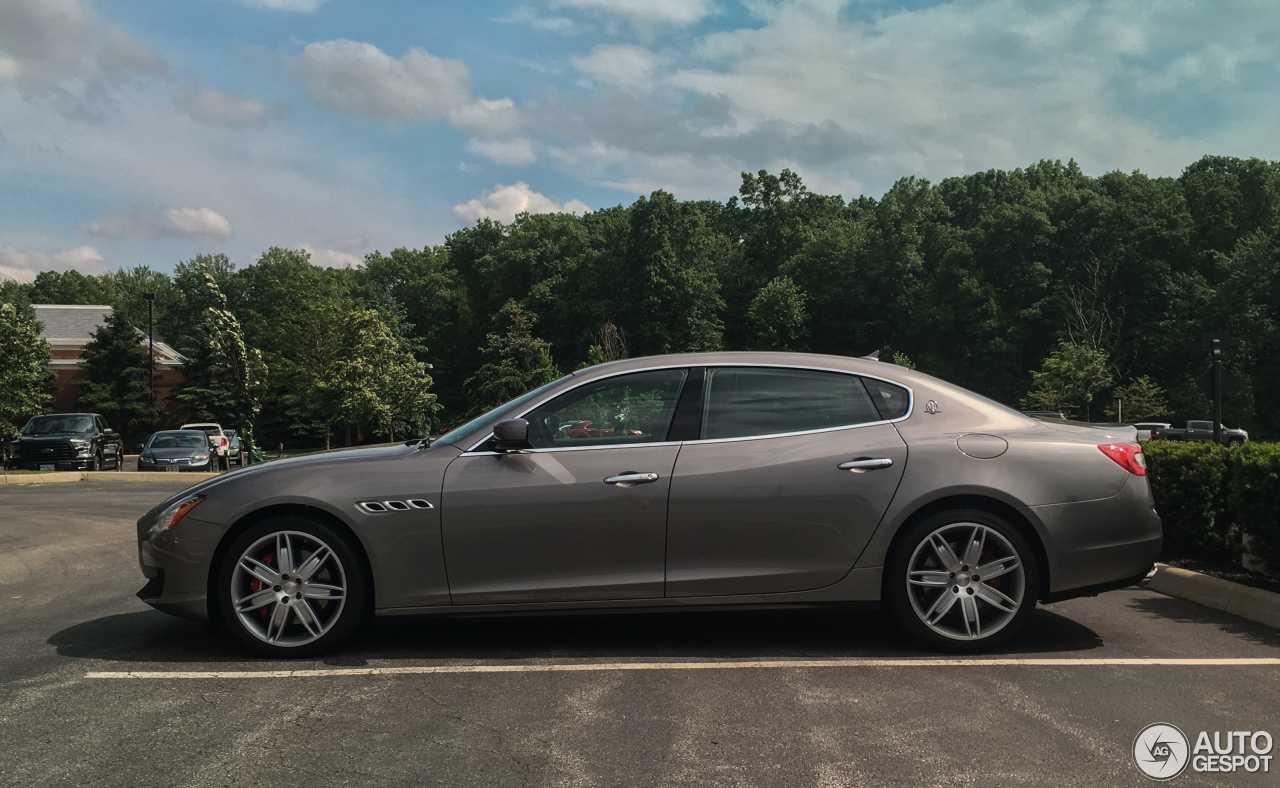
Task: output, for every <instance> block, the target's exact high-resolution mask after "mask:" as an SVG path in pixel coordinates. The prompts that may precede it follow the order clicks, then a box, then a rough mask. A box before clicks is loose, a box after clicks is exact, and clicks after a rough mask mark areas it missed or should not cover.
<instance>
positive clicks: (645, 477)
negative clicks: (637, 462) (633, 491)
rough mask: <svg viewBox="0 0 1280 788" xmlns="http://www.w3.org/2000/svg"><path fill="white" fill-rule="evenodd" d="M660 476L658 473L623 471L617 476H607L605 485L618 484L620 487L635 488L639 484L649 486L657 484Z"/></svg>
mask: <svg viewBox="0 0 1280 788" xmlns="http://www.w3.org/2000/svg"><path fill="white" fill-rule="evenodd" d="M657 480H658V474H656V473H638V472H636V471H623V472H622V473H620V474H618V475H617V476H606V477H605V480H604V483H605V484H616V485H618V486H619V487H633V486H635V485H637V484H649V483H650V482H656V481H657Z"/></svg>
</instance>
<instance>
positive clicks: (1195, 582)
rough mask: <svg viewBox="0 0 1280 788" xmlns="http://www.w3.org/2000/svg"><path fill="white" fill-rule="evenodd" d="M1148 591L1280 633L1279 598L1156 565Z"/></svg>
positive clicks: (1257, 590)
mask: <svg viewBox="0 0 1280 788" xmlns="http://www.w3.org/2000/svg"><path fill="white" fill-rule="evenodd" d="M1147 588H1150V589H1151V590H1152V591H1159V592H1160V593H1162V594H1167V595H1168V596H1173V597H1177V598H1179V599H1185V600H1187V601H1189V602H1196V603H1198V604H1201V605H1204V606H1205V607H1211V608H1213V609H1214V610H1221V611H1223V612H1224V613H1230V614H1232V615H1234V616H1239V617H1240V618H1247V619H1248V620H1250V621H1256V622H1257V623H1259V624H1266V625H1267V626H1269V627H1275V628H1276V629H1280V594H1277V593H1275V592H1273V591H1264V590H1263V589H1261V588H1251V587H1249V586H1246V585H1241V584H1240V583H1233V582H1231V581H1230V580H1223V579H1222V578H1220V577H1212V576H1210V575H1203V574H1200V573H1199V572H1192V571H1190V570H1187V569H1178V568H1177V567H1172V566H1166V565H1165V564H1156V574H1155V576H1154V577H1152V578H1151V579H1150V580H1149V581H1147Z"/></svg>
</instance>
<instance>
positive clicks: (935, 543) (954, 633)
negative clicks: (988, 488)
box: [885, 510, 1040, 652]
mask: <svg viewBox="0 0 1280 788" xmlns="http://www.w3.org/2000/svg"><path fill="white" fill-rule="evenodd" d="M886 572H887V575H886V589H885V591H886V597H887V601H888V604H889V609H890V610H891V611H892V613H893V615H894V617H895V618H896V619H897V621H898V623H899V624H900V625H901V626H902V627H903V629H905V630H906V631H907V632H908V633H909V634H911V635H912V636H913V637H915V638H916V639H917V640H919V641H921V642H923V643H925V644H926V645H928V646H930V647H933V648H936V649H942V650H946V651H964V652H970V651H980V650H983V649H987V648H990V647H992V646H994V645H995V644H997V643H1000V642H1002V641H1005V640H1007V639H1009V638H1011V637H1013V636H1014V635H1015V634H1017V632H1018V630H1019V629H1021V628H1022V627H1023V626H1025V624H1026V622H1027V619H1028V618H1029V617H1030V615H1031V612H1032V611H1033V610H1034V609H1035V605H1036V590H1037V589H1038V588H1039V587H1040V577H1039V568H1038V566H1037V565H1036V559H1035V555H1034V553H1033V552H1032V550H1031V547H1030V545H1029V544H1027V541H1026V539H1024V538H1023V536H1022V535H1021V534H1020V533H1018V531H1017V529H1015V528H1013V527H1012V526H1011V525H1009V524H1008V523H1007V522H1005V520H1004V519H1003V518H1000V517H997V516H996V515H994V514H991V513H989V512H985V511H980V510H958V511H952V512H943V513H940V514H937V515H933V516H932V517H929V518H928V519H926V520H924V521H923V522H920V523H917V524H916V525H914V526H912V527H911V529H910V530H909V531H908V532H907V533H906V534H904V537H903V539H902V540H901V542H900V543H899V545H898V547H897V549H896V550H895V551H894V553H893V555H892V557H891V558H890V561H889V564H888V565H887V566H886Z"/></svg>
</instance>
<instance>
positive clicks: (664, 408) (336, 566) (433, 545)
mask: <svg viewBox="0 0 1280 788" xmlns="http://www.w3.org/2000/svg"><path fill="white" fill-rule="evenodd" d="M637 403H640V404H642V405H643V407H641V406H638V405H637ZM584 412H591V413H598V414H600V416H598V417H597V418H598V419H599V427H598V428H593V427H592V426H591V425H586V426H583V425H582V421H583V420H582V418H581V416H580V415H579V414H582V413H584ZM566 424H570V425H573V427H574V429H573V430H572V431H570V430H562V429H561V428H562V427H563V426H564V425H566ZM606 424H607V425H609V426H610V428H611V429H612V434H609V435H605V434H603V433H604V429H605V425H606ZM595 429H599V430H600V431H599V432H598V433H595V432H594V430H595ZM1136 432H1137V431H1136V430H1134V428H1133V427H1131V426H1127V425H1104V426H1090V425H1084V424H1076V423H1072V422H1067V421H1062V420H1053V419H1045V420H1038V419H1032V418H1029V417H1027V416H1025V415H1023V414H1021V413H1019V412H1017V411H1015V410H1010V409H1007V408H1005V407H1003V406H1001V405H998V404H996V403H994V402H992V401H990V400H988V399H986V398H984V397H980V396H978V395H977V394H974V393H972V392H969V391H966V390H964V389H962V388H959V387H958V386H954V385H951V384H949V383H947V382H945V381H942V380H939V379H937V378H934V377H930V376H929V375H925V374H923V373H920V372H916V371H913V370H908V369H905V368H903V367H900V366H896V365H894V364H884V363H878V362H875V361H868V360H866V359H855V358H847V357H841V356H822V355H810V354H802V353H697V354H687V355H672V356H651V357H648V358H636V359H627V360H624V361H615V362H612V363H607V364H601V365H599V366H595V367H591V368H588V369H582V370H577V371H575V372H573V373H572V374H570V375H567V376H565V377H563V378H561V379H559V380H556V381H554V382H552V383H549V384H547V385H545V386H542V387H541V388H538V389H535V390H533V391H531V392H529V393H527V394H525V395H523V396H521V397H519V398H517V399H515V400H512V401H511V402H508V403H506V404H505V405H501V406H499V407H498V408H495V409H494V410H492V411H490V412H489V413H486V414H484V415H482V416H479V417H477V418H475V419H473V420H472V421H470V422H467V423H466V424H464V425H462V426H460V427H458V428H457V429H456V430H453V431H452V432H450V433H448V434H447V435H444V436H442V437H440V438H439V439H438V440H436V441H434V442H431V443H430V444H428V443H427V442H426V441H411V442H409V443H407V444H398V445H394V446H388V447H385V448H377V449H360V450H355V451H345V452H342V451H339V452H326V453H322V454H315V455H310V456H305V457H297V458H292V459H287V460H277V461H274V462H270V463H265V464H263V465H258V466H254V467H251V468H246V469H245V470H244V471H237V472H236V473H234V474H231V475H230V476H227V477H221V478H218V479H216V480H213V481H210V482H205V483H203V484H198V485H195V486H193V487H190V488H188V489H186V490H183V491H182V492H181V493H178V494H176V495H174V496H173V497H170V498H169V499H167V500H165V501H163V502H161V503H159V504H158V505H157V506H155V507H153V508H152V509H151V510H150V511H149V512H147V513H146V514H144V515H143V516H142V517H141V518H140V519H139V520H138V524H137V525H138V558H139V564H140V566H141V569H142V573H143V574H144V575H145V576H146V577H147V578H148V582H147V584H146V586H145V587H144V588H143V589H142V590H141V591H140V592H139V593H138V596H139V597H140V598H141V599H142V600H143V601H144V602H146V603H147V604H150V605H152V606H154V607H156V608H158V609H160V610H162V611H165V612H168V613H172V614H175V615H179V616H185V617H188V618H193V619H196V620H203V621H210V622H214V623H221V624H224V625H226V626H227V627H229V628H230V630H231V631H232V633H234V635H235V637H237V638H238V639H239V640H240V641H241V642H242V643H244V644H245V645H247V646H249V647H250V648H253V649H256V650H258V651H259V652H262V653H265V654H268V655H271V656H277V657H285V656H295V657H301V656H308V655H315V654H319V653H321V652H324V651H326V650H328V649H331V648H333V647H334V646H336V645H337V644H338V643H340V642H341V641H343V640H344V639H345V638H347V637H349V636H350V635H352V634H353V633H355V632H356V631H358V630H359V628H360V624H361V621H362V620H363V619H366V618H367V617H369V616H379V617H387V616H389V617H406V616H431V615H442V614H444V615H447V614H462V615H475V614H477V613H511V612H515V611H519V610H530V611H533V610H536V611H542V612H545V611H547V610H569V609H581V608H592V609H597V610H600V609H605V608H631V609H634V608H637V607H677V608H681V609H688V608H689V607H690V606H694V605H715V606H718V605H770V606H773V605H786V604H795V605H822V604H830V605H837V606H838V605H847V604H848V603H853V602H880V603H882V604H883V605H884V606H885V607H886V608H888V610H889V611H890V612H891V613H892V615H893V616H894V617H895V618H896V620H897V621H898V623H899V624H900V625H901V626H902V627H903V628H904V629H905V630H906V631H907V632H909V633H910V634H912V635H913V636H915V637H917V638H919V639H920V640H921V641H922V642H924V643H926V644H928V645H930V646H932V647H934V648H941V649H948V650H958V651H974V650H978V649H983V648H990V647H992V646H994V645H996V644H997V643H999V642H1000V641H1002V640H1005V639H1006V638H1009V637H1011V636H1013V635H1014V634H1015V633H1016V632H1017V631H1018V630H1019V629H1020V628H1022V626H1023V625H1025V624H1026V623H1027V622H1028V621H1029V620H1030V618H1031V615H1032V612H1033V610H1034V608H1035V606H1036V602H1037V601H1040V600H1043V601H1046V602H1052V601H1057V600H1061V599H1067V598H1070V597H1073V596H1082V595H1089V594H1096V593H1098V592H1099V591H1103V590H1106V589H1109V588H1118V587H1121V586H1124V585H1129V584H1132V583H1135V582H1138V581H1139V580H1141V579H1142V578H1143V577H1144V576H1145V575H1146V574H1147V573H1148V572H1149V571H1150V570H1151V569H1152V567H1153V566H1154V562H1155V559H1156V557H1157V556H1158V555H1159V553H1160V544H1161V524H1160V517H1159V515H1157V514H1156V512H1155V510H1154V509H1153V508H1152V507H1153V504H1154V501H1153V500H1152V496H1151V488H1150V486H1149V484H1148V481H1147V478H1146V473H1147V469H1146V462H1145V459H1144V457H1143V454H1142V447H1141V446H1139V445H1138V443H1137V442H1136V441H1135V440H1134V439H1135V437H1136ZM445 507H447V508H445ZM443 513H447V514H445V516H443V517H442V516H441V515H442V514H443ZM1050 623H1051V622H1050ZM853 636H855V637H856V633H854V634H853Z"/></svg>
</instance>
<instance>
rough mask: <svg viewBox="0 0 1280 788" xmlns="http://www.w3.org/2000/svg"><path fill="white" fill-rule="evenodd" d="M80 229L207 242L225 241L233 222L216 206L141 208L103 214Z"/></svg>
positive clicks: (111, 235)
mask: <svg viewBox="0 0 1280 788" xmlns="http://www.w3.org/2000/svg"><path fill="white" fill-rule="evenodd" d="M76 229H78V230H81V231H83V232H86V233H88V234H89V235H98V236H103V237H106V238H163V237H166V236H185V237H189V238H198V239H200V240H204V241H225V240H226V239H228V238H230V237H231V222H230V221H228V220H227V217H225V216H223V215H222V214H220V213H218V212H217V211H215V210H213V209H212V208H168V209H164V210H160V211H144V210H141V209H138V210H133V211H130V212H129V213H122V214H113V215H107V216H103V217H102V218H100V219H99V220H98V221H96V222H88V223H86V224H80V225H77V226H76Z"/></svg>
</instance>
